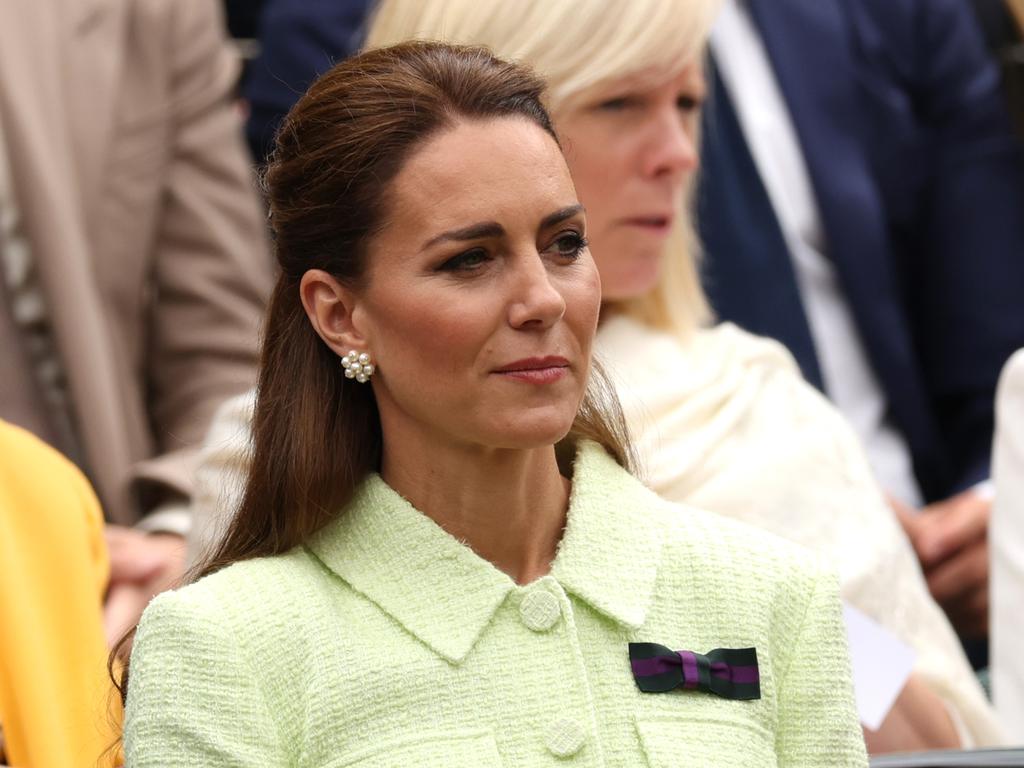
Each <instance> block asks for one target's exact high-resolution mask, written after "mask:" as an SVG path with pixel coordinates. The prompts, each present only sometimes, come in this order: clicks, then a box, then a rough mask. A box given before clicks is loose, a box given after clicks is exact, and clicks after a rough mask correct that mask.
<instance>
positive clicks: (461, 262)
mask: <svg viewBox="0 0 1024 768" xmlns="http://www.w3.org/2000/svg"><path fill="white" fill-rule="evenodd" d="M588 245H589V241H588V240H587V239H586V238H585V237H584V236H583V235H582V234H580V233H579V232H576V231H574V230H568V231H565V232H561V233H559V234H558V236H557V237H555V239H554V240H553V241H552V242H551V245H549V246H548V247H547V248H545V249H544V251H542V254H547V255H552V256H554V257H556V258H558V259H561V260H564V261H568V262H575V261H577V260H578V259H579V257H580V256H581V255H582V254H583V251H584V250H586V248H587V246H588ZM494 258H495V256H494V254H492V253H491V252H490V251H488V250H487V249H486V248H483V247H478V248H470V249H469V250H467V251H463V252H462V253H459V254H456V255H455V256H452V257H451V258H450V259H447V260H446V261H444V262H442V263H441V264H440V265H438V267H437V268H436V269H437V271H438V272H452V273H463V274H472V273H475V272H479V271H481V270H482V269H483V268H484V267H486V265H487V264H488V263H490V262H491V261H493V260H494Z"/></svg>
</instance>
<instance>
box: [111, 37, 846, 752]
mask: <svg viewBox="0 0 1024 768" xmlns="http://www.w3.org/2000/svg"><path fill="white" fill-rule="evenodd" d="M542 90H543V89H542V83H541V81H540V80H539V79H537V78H536V77H535V76H533V75H532V74H531V73H530V72H528V71H527V70H524V69H523V68H521V67H519V66H516V65H512V64H508V63H506V62H503V61H501V60H500V59H497V58H495V57H493V56H492V55H491V54H489V53H487V52H485V51H483V50H481V49H474V48H461V47H451V46H446V45H441V44H429V43H420V44H405V45H400V46H395V47H393V48H387V49H382V50H378V51H374V52H371V53H367V54H364V55H362V56H359V57H357V58H355V59H352V60H349V61H348V62H345V63H343V64H341V65H339V66H337V67H335V68H334V69H333V70H331V71H330V72H329V73H327V74H326V75H325V76H324V77H323V78H321V79H320V80H319V81H318V82H317V83H316V84H315V85H314V86H313V87H312V88H311V90H310V91H309V93H307V94H306V95H305V96H304V97H303V98H302V99H301V100H300V101H299V103H298V104H297V105H296V107H295V108H294V109H293V110H292V112H291V113H290V115H289V116H288V118H287V120H286V122H285V124H284V126H283V128H282V130H281V133H280V136H279V138H278V146H277V149H276V152H275V154H274V157H273V160H272V163H271V166H270V169H269V171H268V175H267V189H268V194H269V200H270V206H271V222H272V226H273V229H274V234H275V236H276V245H277V254H278V260H279V262H280V266H281V277H280V278H279V281H278V285H277V288H276V290H275V293H274V297H273V301H272V305H271V309H270V314H269V318H268V321H267V331H266V340H265V347H264V353H263V362H262V367H261V374H260V387H259V392H258V397H257V404H256V412H255V418H254V430H253V431H254V453H253V461H252V471H251V473H250V476H249V479H248V485H247V488H246V491H245V496H244V500H243V502H242V505H241V508H240V510H239V511H238V513H237V515H236V516H235V517H234V519H233V521H232V522H231V524H230V527H229V529H228V531H227V533H226V535H225V537H224V538H223V540H222V542H221V544H220V546H219V549H218V550H217V551H216V553H215V554H214V555H213V557H212V558H211V559H210V561H209V562H208V563H207V564H206V566H205V567H204V568H203V572H204V573H205V574H206V575H205V576H204V578H202V579H200V580H199V581H198V582H196V583H194V584H191V585H189V586H187V587H185V588H184V589H181V590H179V591H176V592H169V593H165V594H164V595H162V596H160V597H159V598H157V599H156V600H155V601H154V602H153V603H152V604H151V605H150V607H149V608H148V609H147V611H146V614H145V615H144V617H143V620H142V622H141V624H140V626H139V630H138V634H137V636H136V639H135V647H134V651H133V654H132V659H131V678H130V683H129V685H128V686H127V710H126V729H125V754H126V758H127V763H128V765H129V766H152V765H183V764H185V765H190V766H223V765H261V766H268V765H282V766H283V765H311V766H360V767H361V768H371V767H373V766H386V765H421V766H442V765H443V766H449V767H450V766H456V767H459V766H466V767H468V766H474V767H477V766H500V765H515V766H532V765H547V764H549V763H550V761H551V760H552V759H555V758H568V757H571V756H579V758H580V759H582V760H585V761H587V762H588V764H591V765H595V766H606V765H607V766H612V765H631V766H635V765H641V764H648V765H652V766H669V765H676V764H678V763H679V761H680V760H685V761H686V762H687V763H693V764H715V765H721V766H729V765H735V766H739V765H773V764H779V765H823V764H826V763H827V764H829V765H838V766H854V765H858V766H859V765H864V764H865V763H866V760H865V753H864V745H863V741H862V738H861V734H860V729H859V726H858V724H857V717H856V713H855V710H854V706H853V700H852V691H851V685H850V679H849V665H848V659H847V654H846V648H845V638H844V635H843V629H842V625H841V620H840V617H839V610H838V601H837V597H836V590H837V587H836V582H835V579H834V577H832V576H831V575H830V574H828V573H827V572H826V571H824V570H823V569H821V568H820V567H819V566H818V565H816V564H815V563H814V562H813V561H812V560H810V559H809V557H808V556H807V555H806V554H805V553H803V552H802V551H799V550H797V549H796V548H794V547H791V546H790V545H787V544H785V543H783V542H781V541H777V540H775V539H771V538H768V539H766V538H765V537H764V536H763V535H760V534H757V533H755V532H753V531H750V530H748V529H746V528H745V527H743V526H741V525H738V524H736V523H732V522H730V521H726V520H723V519H720V518H717V517H715V516H712V515H706V514H703V513H700V512H697V511H694V510H688V509H680V508H678V507H675V506H674V505H671V504H669V503H667V502H664V501H662V500H661V499H659V498H658V497H656V496H655V495H654V494H652V493H651V492H650V491H648V490H646V489H645V488H644V487H643V486H642V485H641V484H640V483H638V482H637V481H636V480H635V479H633V478H632V477H631V476H630V474H629V473H628V472H627V470H626V467H628V464H629V462H628V458H627V457H628V450H627V448H626V446H625V444H624V439H623V437H622V432H623V430H622V429H621V427H619V426H618V423H619V418H618V417H616V416H615V414H616V412H617V407H616V406H615V405H614V398H613V397H612V396H611V395H609V394H607V393H606V394H604V395H601V394H600V391H599V389H600V388H598V389H593V388H589V389H588V382H589V386H590V387H593V385H594V384H595V383H596V382H598V381H600V378H599V377H598V378H596V379H595V378H594V377H593V376H592V371H591V368H592V364H591V344H592V341H593V337H594V333H595V330H596V327H597V320H598V312H599V309H600V303H601V292H600V283H599V280H598V276H597V270H596V268H595V265H594V262H593V260H592V259H591V257H590V254H589V251H588V249H587V243H586V220H585V216H584V211H583V208H582V206H581V205H580V204H579V202H578V200H577V198H576V194H575V190H574V189H573V185H572V181H571V179H570V177H569V173H568V170H567V168H566V165H565V162H564V160H563V158H562V155H561V151H560V148H559V145H558V142H557V140H556V138H555V135H554V131H553V129H552V127H551V124H550V120H549V118H548V115H547V113H546V112H545V110H544V108H543V106H542V103H541V95H542Z"/></svg>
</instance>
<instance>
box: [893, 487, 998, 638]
mask: <svg viewBox="0 0 1024 768" xmlns="http://www.w3.org/2000/svg"><path fill="white" fill-rule="evenodd" d="M991 507H992V502H991V500H990V499H988V498H986V497H985V496H983V495H981V494H979V493H977V492H975V491H973V490H967V491H964V492H963V493H961V494H958V495H957V496H953V497H951V498H949V499H946V500H944V501H940V502H936V503H934V504H930V505H928V506H927V507H925V508H924V509H923V510H922V511H921V513H920V514H914V513H913V512H912V511H910V510H909V509H908V508H907V507H905V506H903V505H900V504H899V503H898V502H893V508H894V509H895V510H896V515H897V517H898V518H899V520H900V523H901V524H902V525H903V529H904V530H905V531H906V532H907V536H908V537H909V538H910V542H911V544H913V546H914V551H915V552H917V557H918V559H919V560H920V561H921V567H922V569H923V570H924V574H925V578H926V579H927V581H928V589H929V591H931V593H932V597H934V598H935V601H936V602H937V603H938V604H939V605H941V606H942V608H943V610H944V611H945V612H946V615H947V616H949V620H950V621H951V622H952V623H953V626H954V627H955V628H956V630H957V632H958V633H959V634H960V636H961V637H964V638H968V639H976V638H983V637H987V636H988V597H989V596H988V519H989V513H990V511H991Z"/></svg>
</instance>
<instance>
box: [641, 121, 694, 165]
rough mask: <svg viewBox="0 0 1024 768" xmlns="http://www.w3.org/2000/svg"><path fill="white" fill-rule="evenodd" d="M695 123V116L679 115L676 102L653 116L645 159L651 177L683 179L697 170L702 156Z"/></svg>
mask: <svg viewBox="0 0 1024 768" xmlns="http://www.w3.org/2000/svg"><path fill="white" fill-rule="evenodd" d="M695 126H696V118H695V117H694V116H690V115H680V113H679V110H678V109H677V108H676V106H675V105H674V104H672V105H670V106H669V105H666V106H665V107H663V108H661V109H659V110H658V111H657V112H656V113H655V114H653V115H652V116H651V124H650V126H649V132H648V136H647V142H646V152H645V154H644V160H643V163H644V168H643V170H644V174H645V175H646V176H647V177H648V178H668V179H670V180H672V181H682V180H684V179H685V178H686V177H687V176H689V175H690V174H691V173H693V171H695V170H696V169H697V165H698V164H699V162H700V158H699V156H698V153H697V143H696V140H695V135H696V133H695Z"/></svg>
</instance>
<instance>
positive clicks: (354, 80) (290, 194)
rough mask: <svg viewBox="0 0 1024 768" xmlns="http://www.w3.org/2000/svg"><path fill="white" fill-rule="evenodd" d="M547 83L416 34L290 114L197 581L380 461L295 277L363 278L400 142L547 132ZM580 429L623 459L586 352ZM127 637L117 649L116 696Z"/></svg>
mask: <svg viewBox="0 0 1024 768" xmlns="http://www.w3.org/2000/svg"><path fill="white" fill-rule="evenodd" d="M543 91H544V82H543V81H542V80H541V79H540V78H538V77H537V76H536V75H534V74H533V73H532V72H531V71H530V70H529V69H527V68H525V67H522V66H519V65H516V64H511V63H508V62H506V61H502V60H501V59H499V58H496V57H495V56H494V55H493V54H491V53H490V52H488V51H486V50H485V49H483V48H473V47H465V46H453V45H444V44H441V43H425V42H419V43H415V42H414V43H405V44H402V45H396V46H393V47H390V48H383V49H378V50H374V51H371V52H368V53H364V54H361V55H359V56H357V57H355V58H352V59H349V60H347V61H344V62H342V63H341V64H338V65H337V66H335V67H334V68H332V69H331V70H330V71H328V72H327V73H326V74H324V75H323V76H322V77H321V78H320V79H318V80H317V81H316V82H315V83H314V84H313V85H312V87H311V88H310V89H309V91H308V92H307V93H306V94H305V95H304V96H303V97H302V98H301V99H300V100H299V101H298V103H296V104H295V106H294V107H293V108H292V110H291V111H290V112H289V113H288V116H287V117H286V118H285V120H284V122H283V124H282V126H281V128H280V130H279V132H278V136H277V145H276V148H275V150H274V152H273V154H272V155H271V158H270V162H269V165H268V167H267V171H266V174H265V178H264V182H265V183H264V186H265V191H266V195H267V200H268V203H269V207H270V224H271V229H272V231H273V235H274V242H275V252H276V256H277V261H278V264H279V266H280V275H279V277H278V281H277V285H276V286H275V289H274V293H273V296H272V297H271V300H270V307H269V310H268V315H267V319H266V325H265V330H264V340H263V351H262V359H261V362H260V372H259V383H258V386H257V394H256V407H255V413H254V416H253V445H252V464H251V469H250V473H249V477H248V481H247V483H246V486H245V491H244V494H243V498H242V502H241V505H240V507H239V509H238V511H237V512H236V513H235V515H234V517H233V518H232V519H231V521H230V523H229V524H228V527H227V529H226V531H225V533H224V536H223V537H222V538H221V540H220V542H219V543H218V545H217V546H216V548H215V549H214V550H213V552H212V553H210V554H209V555H207V557H206V558H205V560H204V562H202V563H201V564H200V565H199V566H198V567H197V569H196V570H195V572H194V574H193V578H199V577H201V576H203V575H205V574H208V573H212V572H214V571H216V570H219V569H221V568H223V567H225V566H227V565H230V564H231V563H234V562H238V561H240V560H246V559H251V558H254V557H261V556H267V555H274V554H279V553H282V552H286V551H288V550H289V549H291V548H293V547H295V546H297V545H299V544H301V543H302V542H304V541H305V540H306V539H307V538H308V537H309V536H310V535H311V534H313V533H314V532H315V531H317V530H318V529H319V528H321V527H322V526H323V525H324V524H325V523H327V522H328V521H329V520H330V519H332V518H333V517H334V516H335V515H337V514H339V513H340V512H341V511H342V509H343V508H344V506H345V504H346V503H347V502H348V501H349V499H350V498H351V496H352V495H353V493H354V491H355V490H356V487H357V485H358V484H359V483H360V482H361V481H362V480H363V479H364V478H365V477H366V476H367V475H368V474H369V473H370V472H373V471H375V470H376V469H378V467H379V463H380V455H381V446H382V435H381V427H380V420H379V416H378V413H377V406H376V401H375V400H374V396H373V390H372V388H371V387H368V386H364V385H360V384H357V383H355V382H353V381H352V380H350V379H346V378H345V377H344V375H343V370H342V368H341V366H340V365H339V364H338V358H337V356H336V355H335V354H334V353H333V352H332V351H331V350H330V349H329V348H328V347H327V345H326V344H325V343H324V342H323V341H322V340H321V339H320V337H319V336H318V335H317V334H316V332H315V331H314V329H313V326H312V324H311V323H310V322H309V319H308V318H307V316H306V313H305V310H304V309H303V306H302V302H301V299H300V295H299V282H300V280H301V279H302V276H303V274H304V273H305V272H306V271H307V270H310V269H322V270H325V271H327V272H329V273H330V274H331V275H333V276H334V277H335V278H336V279H338V280H339V281H340V282H342V283H343V284H345V285H348V286H350V287H352V288H353V289H354V290H358V289H359V288H360V286H361V285H362V284H363V281H364V279H365V273H366V257H367V250H368V249H367V245H368V243H369V241H370V240H371V238H373V236H374V235H375V234H376V233H378V232H379V231H380V230H381V229H382V228H383V227H384V226H386V221H387V212H388V210H387V209H388V204H389V196H388V193H389V190H390V188H391V186H392V181H393V180H394V178H395V176H396V175H397V174H398V173H399V171H400V170H401V168H402V167H403V166H404V165H405V163H406V161H407V160H408V158H409V157H410V155H411V154H412V153H413V152H414V151H415V150H416V149H417V148H418V147H420V146H421V145H422V144H423V143H424V142H426V141H427V140H428V139H429V138H430V137H431V136H434V135H436V134H437V133H439V132H441V131H443V130H445V129H446V128H448V127H451V126H453V125H454V124H455V123H457V122H458V121H460V120H480V119H489V118H497V117H516V118H522V119H525V120H529V121H530V122H532V123H534V124H535V125H537V126H538V127H539V128H541V129H542V130H544V131H546V132H547V133H548V134H550V135H551V136H552V137H553V138H555V133H554V130H553V128H552V127H551V120H550V118H549V116H548V113H547V111H546V110H545V107H544V106H543V103H542V94H543ZM555 141H557V138H555ZM580 439H589V440H594V441H596V442H598V443H599V444H601V445H602V446H603V447H604V448H605V450H607V451H608V452H609V454H611V455H612V456H613V457H614V458H615V459H616V460H617V461H618V462H619V463H620V464H622V465H623V466H626V467H627V468H629V467H630V465H631V463H632V461H631V454H630V453H629V450H630V449H629V445H628V437H627V431H626V427H625V422H624V419H623V418H622V412H621V410H620V408H619V406H618V401H617V400H616V399H615V395H614V391H613V389H612V387H611V386H610V385H609V384H608V382H607V380H606V378H605V377H604V375H603V373H602V372H601V371H600V369H599V368H598V367H597V366H596V365H594V366H592V369H591V376H590V380H589V384H588V387H587V391H586V394H585V395H584V398H583V401H582V403H581V405H580V408H579V410H578V412H577V415H576V419H575V421H574V423H573V426H572V428H571V430H570V432H569V434H568V435H567V436H566V438H565V439H563V440H562V442H561V443H560V444H559V445H557V446H556V447H555V448H556V451H557V455H558V457H559V459H560V461H562V462H564V461H565V460H566V459H567V458H568V457H569V456H570V455H571V451H572V447H573V446H574V445H575V443H576V442H578V441H579V440H580ZM128 637H130V635H129V636H126V637H125V639H124V640H123V641H122V643H121V644H120V647H119V649H118V651H115V655H114V656H112V660H111V673H112V675H113V676H114V677H115V678H118V679H117V680H116V683H117V685H118V688H119V689H120V692H121V695H122V698H124V697H125V696H126V694H127V681H128V665H127V659H126V658H124V656H125V653H124V650H125V648H126V641H127V639H128ZM118 667H120V669H117V668H118Z"/></svg>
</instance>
